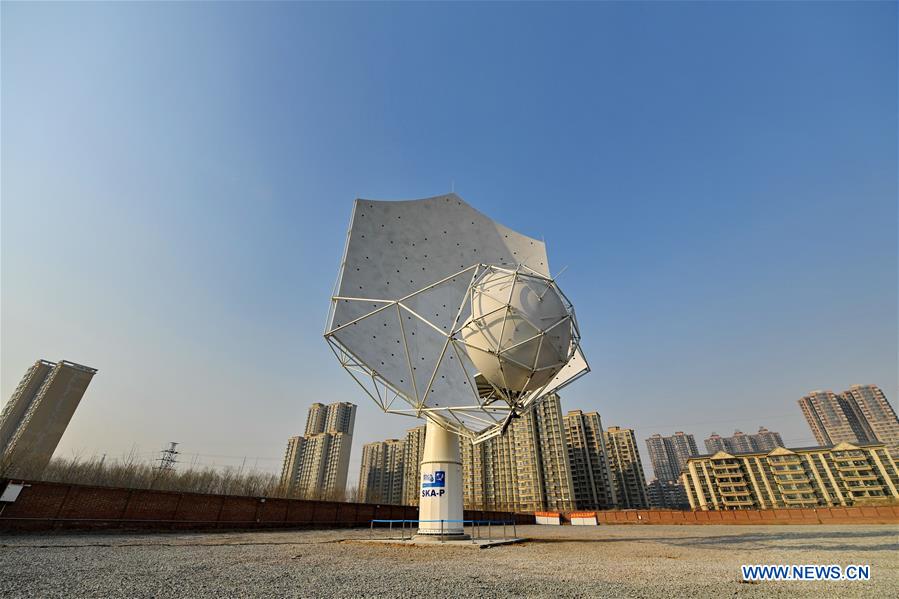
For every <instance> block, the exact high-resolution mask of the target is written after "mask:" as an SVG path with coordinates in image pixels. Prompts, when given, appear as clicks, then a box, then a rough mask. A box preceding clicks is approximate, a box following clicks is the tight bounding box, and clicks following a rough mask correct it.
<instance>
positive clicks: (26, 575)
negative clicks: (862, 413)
mask: <svg viewBox="0 0 899 599" xmlns="http://www.w3.org/2000/svg"><path fill="white" fill-rule="evenodd" d="M519 535H521V536H527V537H529V538H530V539H531V540H530V541H529V542H526V543H523V544H519V545H510V546H505V547H494V548H490V549H481V550H478V549H469V548H462V547H402V546H396V545H378V544H367V543H360V542H358V541H359V540H362V539H365V538H367V537H368V531H367V530H338V531H333V530H332V531H302V532H242V533H214V534H213V533H194V534H116V535H96V534H91V535H85V534H82V535H76V534H52V535H46V534H42V535H0V597H67V598H68V597H160V598H161V597H191V598H193V597H223V596H227V597H398V596H399V597H416V598H420V597H423V596H427V597H432V598H439V597H447V596H455V597H491V596H492V597H554V598H561V597H597V596H610V597H664V598H666V599H673V598H677V597H712V596H715V597H721V596H725V595H730V596H735V595H736V596H746V597H769V596H783V597H840V598H841V599H842V598H847V597H899V526H894V525H881V526H812V525H809V526H656V525H652V526H648V525H644V526H639V525H638V526H600V527H572V526H564V527H541V526H527V527H524V526H523V527H519ZM741 564H839V565H842V566H845V565H848V564H870V565H871V578H872V580H871V581H868V582H761V583H754V584H749V583H743V582H740V565H741Z"/></svg>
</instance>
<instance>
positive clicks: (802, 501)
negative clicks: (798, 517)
mask: <svg viewBox="0 0 899 599" xmlns="http://www.w3.org/2000/svg"><path fill="white" fill-rule="evenodd" d="M783 502H784V503H785V504H787V505H818V499H817V497H784V498H783Z"/></svg>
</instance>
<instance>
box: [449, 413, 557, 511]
mask: <svg viewBox="0 0 899 599" xmlns="http://www.w3.org/2000/svg"><path fill="white" fill-rule="evenodd" d="M462 470H463V478H464V481H465V482H464V496H465V504H466V506H468V507H470V508H474V509H487V510H493V509H495V510H513V511H541V510H572V509H574V487H573V483H572V478H571V469H570V467H569V464H568V446H567V443H566V440H565V427H564V419H563V416H562V406H561V403H560V399H559V396H558V395H550V396H548V397H546V398H545V399H544V400H543V401H541V402H540V403H539V404H538V405H537V406H535V407H534V409H533V410H532V411H530V412H528V413H527V414H524V415H522V416H521V417H520V418H518V419H515V420H513V421H512V424H511V425H510V426H509V430H507V431H506V434H505V435H502V436H500V437H495V438H493V439H490V440H488V441H485V442H483V443H480V444H478V445H472V444H471V443H470V442H468V441H466V440H463V441H462Z"/></svg>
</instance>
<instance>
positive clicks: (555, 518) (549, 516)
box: [534, 512, 562, 526]
mask: <svg viewBox="0 0 899 599" xmlns="http://www.w3.org/2000/svg"><path fill="white" fill-rule="evenodd" d="M534 517H535V518H536V520H537V524H554V525H556V526H558V525H560V524H562V514H560V513H559V512H534Z"/></svg>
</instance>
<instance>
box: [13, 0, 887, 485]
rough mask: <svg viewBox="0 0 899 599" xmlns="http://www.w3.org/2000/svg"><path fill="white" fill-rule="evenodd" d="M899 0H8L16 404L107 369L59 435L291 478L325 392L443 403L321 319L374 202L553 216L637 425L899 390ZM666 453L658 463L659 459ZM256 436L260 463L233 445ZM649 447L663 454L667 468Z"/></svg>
mask: <svg viewBox="0 0 899 599" xmlns="http://www.w3.org/2000/svg"><path fill="white" fill-rule="evenodd" d="M896 17H897V15H896V5H895V3H890V2H882V3H876V2H865V3H837V2H828V3H812V2H802V3H771V2H765V3H645V4H643V3H634V4H618V3H602V4H477V5H475V4H463V5H448V4H426V5H425V4H418V5H412V4H367V5H359V4H336V5H335V4H331V5H324V4H263V5H260V4H189V5H186V4H131V3H129V4H82V3H79V4H74V3H73V4H10V3H4V4H3V6H2V98H0V99H2V183H0V185H2V187H0V191H2V214H0V216H2V296H0V299H2V336H0V340H2V355H0V367H2V370H0V374H2V381H0V382H2V385H0V386H2V389H0V391H2V396H3V398H4V400H5V399H7V398H8V397H9V395H10V394H11V393H12V391H13V389H14V387H15V385H16V384H17V382H18V379H19V378H20V377H21V375H22V373H23V372H24V370H25V369H26V368H27V367H28V365H29V364H31V363H32V362H33V361H34V360H36V359H38V358H48V359H53V360H56V359H69V360H73V361H76V362H80V363H84V364H88V365H90V366H93V367H96V368H98V369H99V373H98V375H97V376H96V378H95V380H94V382H93V383H92V384H91V387H90V389H89V391H88V394H87V395H86V397H85V399H84V401H83V402H82V404H81V406H80V407H79V409H78V412H77V413H76V415H75V417H74V419H73V421H72V424H71V425H70V427H69V430H68V432H67V433H66V435H65V437H64V438H63V442H62V444H61V446H60V449H59V452H58V455H72V454H73V453H77V454H79V455H84V456H90V455H93V454H95V453H104V452H107V453H109V454H110V455H119V454H121V453H124V452H125V451H128V450H129V449H130V448H131V447H132V446H135V447H136V448H137V451H138V452H140V453H142V454H145V455H147V456H150V455H152V454H155V453H156V452H157V451H158V450H159V449H160V448H161V447H162V446H163V445H164V444H165V443H166V442H168V441H180V442H181V443H182V448H183V450H184V452H185V454H195V455H186V459H187V460H191V459H194V460H196V462H197V463H199V464H217V465H221V464H229V463H239V462H240V461H241V460H240V459H239V458H240V457H242V456H248V457H249V460H248V461H249V463H250V464H251V465H253V464H255V465H258V466H259V467H263V468H267V469H271V470H277V469H279V468H280V460H281V457H282V455H283V447H284V444H285V440H286V438H287V437H288V436H290V435H293V434H298V433H300V432H302V427H303V423H304V420H305V410H306V408H307V406H308V405H309V404H310V403H312V402H313V401H324V402H329V401H338V400H350V401H355V402H357V403H359V405H360V408H359V416H358V420H357V434H356V438H355V440H354V441H355V443H354V457H353V461H352V464H351V473H350V478H351V479H355V477H356V475H357V469H358V458H359V455H360V454H361V446H362V444H363V443H365V442H368V441H371V440H375V439H379V438H386V437H389V436H398V435H401V434H402V432H403V430H404V429H405V428H407V427H409V426H411V425H413V424H414V422H413V421H411V420H407V419H404V418H400V417H394V416H386V415H383V414H380V413H379V412H378V411H377V409H376V407H375V406H374V405H373V404H370V403H369V402H368V401H366V400H365V398H363V397H361V396H360V394H359V393H358V392H357V390H356V388H355V386H354V384H353V383H352V381H351V380H350V379H349V378H348V377H347V376H345V375H344V374H343V372H342V371H341V370H340V368H339V366H338V365H337V364H336V361H335V360H334V359H333V356H332V355H331V354H330V352H329V351H328V349H327V347H326V345H325V343H324V341H323V340H322V339H321V332H322V329H323V326H324V321H325V316H326V312H327V305H328V296H329V294H330V291H331V286H332V284H333V281H334V278H335V275H336V271H337V266H338V263H339V259H340V254H341V252H342V249H343V241H344V235H345V231H346V227H347V224H348V221H349V216H350V210H351V205H352V200H353V199H354V198H355V197H360V196H361V197H369V198H377V199H405V198H417V197H425V196H430V195H436V194H439V193H444V192H447V191H449V190H450V188H451V186H452V185H454V186H455V190H456V192H457V193H459V194H460V195H462V196H463V197H464V198H465V199H466V200H467V201H468V202H469V203H471V204H472V205H474V206H475V207H477V208H478V209H479V210H481V211H483V212H485V213H486V214H488V215H490V216H492V217H494V218H496V219H497V220H499V221H500V222H502V223H504V224H506V225H508V226H510V227H512V228H514V229H517V230H519V231H521V232H523V233H525V234H528V235H533V236H543V237H544V238H545V239H546V241H547V245H548V251H549V255H550V260H551V266H552V267H553V269H554V270H555V271H558V270H560V269H561V268H562V267H563V266H567V267H568V269H567V271H566V272H565V274H564V275H563V276H562V278H561V279H560V281H559V282H560V284H561V285H562V286H563V289H564V290H565V292H566V293H567V294H568V295H569V296H570V297H571V298H572V300H573V301H574V303H575V305H576V307H577V309H578V316H579V320H580V324H581V328H582V333H583V336H584V348H585V351H586V352H587V356H588V358H589V360H590V362H591V365H592V367H593V372H592V373H591V374H590V375H589V376H588V377H586V378H584V379H582V380H581V381H579V382H578V383H576V384H575V385H574V386H572V387H571V388H569V390H567V391H566V392H565V393H564V396H563V397H564V399H563V407H564V408H566V409H574V408H582V409H597V410H599V411H600V413H601V415H602V416H603V420H604V424H605V425H607V426H611V425H619V426H630V427H635V428H636V429H637V433H638V436H639V440H640V443H641V447H643V438H645V437H647V436H649V435H650V434H652V433H654V432H661V433H666V434H667V433H671V432H674V431H676V430H685V431H687V432H691V433H694V434H695V435H696V437H697V440H698V441H699V443H700V446H701V443H702V439H703V438H705V437H706V436H708V434H709V433H711V432H713V431H715V432H718V433H721V434H730V433H732V432H733V430H734V429H735V428H740V429H742V430H744V431H745V432H754V431H755V430H756V429H757V428H758V426H760V425H764V426H767V427H768V428H770V429H772V430H779V431H781V432H782V433H783V435H784V438H785V439H786V440H787V442H788V443H789V444H793V445H803V444H811V443H812V442H813V439H812V436H811V433H810V432H809V429H808V427H807V425H806V424H805V422H804V420H803V419H802V415H801V412H800V410H799V408H798V406H797V405H796V400H797V399H798V398H799V397H801V396H802V395H803V394H804V393H806V392H808V391H810V390H814V389H820V388H825V389H834V390H836V391H840V390H843V389H846V388H848V387H849V386H850V385H851V384H855V383H876V384H878V385H880V386H881V387H882V388H883V389H884V391H885V392H886V394H887V396H888V398H889V399H890V400H891V401H892V402H893V404H894V406H895V405H896V404H897V401H896V400H897V392H899V386H897V361H899V359H897V287H899V285H897V166H896V165H897V122H896V116H897V92H896V90H897V58H896V57H897V52H896V50H897V34H896V24H897V23H896V21H897V19H896ZM644 453H645V452H644ZM232 456H236V457H232ZM644 457H645V456H644Z"/></svg>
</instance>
